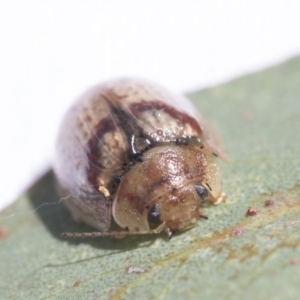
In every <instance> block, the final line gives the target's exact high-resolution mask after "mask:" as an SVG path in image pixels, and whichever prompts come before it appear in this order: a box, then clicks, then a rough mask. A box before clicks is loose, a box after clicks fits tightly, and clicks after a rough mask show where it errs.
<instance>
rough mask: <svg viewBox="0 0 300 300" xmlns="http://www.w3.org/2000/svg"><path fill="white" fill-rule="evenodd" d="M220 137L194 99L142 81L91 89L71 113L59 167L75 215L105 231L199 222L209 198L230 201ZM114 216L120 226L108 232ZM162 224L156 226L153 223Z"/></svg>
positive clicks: (130, 231)
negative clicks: (220, 165) (225, 188)
mask: <svg viewBox="0 0 300 300" xmlns="http://www.w3.org/2000/svg"><path fill="white" fill-rule="evenodd" d="M217 141H218V139H216V138H215V136H214V134H213V133H212V131H211V129H210V127H209V126H208V125H207V123H206V122H205V121H204V120H203V118H202V117H201V116H200V114H199V113H198V112H197V111H196V109H195V108H194V107H193V106H192V104H191V103H190V102H189V100H187V99H186V98H184V97H181V98H179V97H177V96H174V95H172V94H170V93H169V92H167V91H165V90H164V89H162V88H161V87H159V86H157V85H155V84H152V83H149V82H145V81H142V80H136V79H122V80H115V81H110V82H107V83H104V84H101V85H98V86H96V87H95V88H93V89H91V90H90V91H89V92H87V93H86V94H85V95H83V96H82V97H81V98H80V99H79V101H77V102H76V103H75V104H74V105H73V106H72V107H71V109H70V110H69V111H68V112H67V114H66V116H65V118H64V120H63V123H62V126H61V130H60V133H59V136H58V141H57V153H56V160H55V166H54V171H55V174H56V178H57V180H58V183H59V187H60V192H61V193H62V196H67V195H70V198H68V200H67V201H65V204H66V206H67V207H68V209H69V210H70V212H71V214H72V216H73V218H74V219H75V220H78V221H83V222H85V223H86V224H88V225H90V226H92V227H94V228H96V229H98V230H99V232H90V233H88V232H87V233H64V234H63V235H64V236H67V237H87V236H91V237H98V236H115V237H123V236H126V235H135V234H158V233H160V232H162V231H163V230H164V231H165V232H166V233H167V235H168V237H169V238H171V236H172V234H173V232H174V231H176V230H180V231H183V230H186V229H188V228H190V227H192V226H194V225H195V224H196V222H197V220H198V219H199V218H200V217H201V216H203V215H202V213H201V206H202V203H203V202H204V201H205V200H210V201H211V202H213V203H215V204H217V203H219V202H221V201H222V199H224V196H225V194H224V193H222V189H221V188H222V187H221V175H220V172H219V168H218V166H217V164H216V163H215V158H214V156H217V157H220V158H224V154H223V152H222V150H221V147H220V144H219V142H217ZM112 217H113V220H114V221H115V222H116V223H117V224H118V225H119V226H120V227H121V228H122V230H121V231H109V229H110V225H111V221H112ZM154 226H156V227H154Z"/></svg>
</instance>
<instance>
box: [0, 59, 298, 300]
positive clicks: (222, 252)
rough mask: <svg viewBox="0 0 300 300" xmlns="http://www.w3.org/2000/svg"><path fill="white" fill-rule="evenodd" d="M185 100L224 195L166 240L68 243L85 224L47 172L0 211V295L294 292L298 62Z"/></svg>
mask: <svg viewBox="0 0 300 300" xmlns="http://www.w3.org/2000/svg"><path fill="white" fill-rule="evenodd" d="M190 98H191V99H192V100H193V101H194V103H196V105H197V106H198V107H199V109H200V110H201V112H202V113H203V115H205V116H206V118H208V119H209V120H210V121H211V122H212V123H213V124H214V125H215V127H216V128H218V131H219V132H220V135H221V136H222V139H223V141H224V144H225V147H226V149H227V152H228V155H229V159H230V161H229V163H223V162H220V166H221V170H222V174H223V178H224V183H223V186H224V191H225V192H226V194H227V195H228V199H227V200H226V202H225V203H221V204H220V205H217V206H213V205H207V206H206V207H205V212H206V214H207V215H208V217H209V219H208V220H199V222H198V223H197V225H196V226H195V227H194V228H192V229H190V230H188V231H186V232H184V233H181V234H177V235H176V236H175V237H174V238H173V239H172V240H171V241H168V240H166V239H165V238H164V236H157V237H148V236H142V237H135V236H129V237H127V238H125V239H123V240H111V239H110V238H100V239H95V240H92V239H91V240H89V239H87V240H66V239H63V238H61V237H60V233H62V232H64V231H66V230H67V231H86V230H90V228H88V227H87V226H85V225H77V224H74V223H73V222H72V221H71V219H70V214H69V213H68V211H67V210H66V209H65V208H64V206H63V205H62V204H57V203H58V199H59V198H58V195H57V194H56V193H55V186H54V185H55V184H54V179H53V175H52V173H51V172H49V173H48V174H46V175H45V176H44V177H43V178H41V180H39V181H38V182H37V183H36V184H35V185H34V186H33V187H32V188H31V189H30V190H28V192H27V193H25V194H24V195H23V196H22V197H21V198H20V199H19V200H18V201H17V202H16V203H15V204H13V205H12V206H11V207H9V208H7V209H6V210H4V211H3V212H1V213H0V266H1V268H0V299H200V298H201V299H202V300H204V299H253V298H255V299H275V298H276V299H297V298H300V285H299V278H300V231H299V229H300V185H299V182H300V155H299V149H300V133H299V129H300V58H295V59H292V60H290V61H288V62H286V63H284V64H282V65H280V66H276V67H274V68H271V69H268V70H265V71H262V72H260V73H256V74H252V75H249V76H246V77H243V78H240V79H237V80H234V81H232V82H229V83H227V84H224V85H221V86H218V87H215V88H211V89H208V90H204V91H200V92H197V93H193V94H191V95H190ZM45 203H48V204H45ZM49 203H53V204H52V205H50V204H49ZM41 205H42V206H41ZM37 207H39V208H38V209H36V208H37ZM249 207H251V208H253V209H255V210H257V214H256V215H253V216H246V213H247V211H248V209H249ZM131 267H136V268H139V269H133V268H131Z"/></svg>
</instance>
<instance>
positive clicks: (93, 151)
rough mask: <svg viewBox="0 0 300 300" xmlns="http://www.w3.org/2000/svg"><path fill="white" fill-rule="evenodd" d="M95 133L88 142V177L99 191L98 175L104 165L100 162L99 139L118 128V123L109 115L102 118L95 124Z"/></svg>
mask: <svg viewBox="0 0 300 300" xmlns="http://www.w3.org/2000/svg"><path fill="white" fill-rule="evenodd" d="M95 129H96V130H95V133H94V135H93V136H92V137H91V138H90V140H89V141H88V143H87V146H86V147H87V150H86V152H87V157H88V162H89V166H88V170H87V178H88V181H89V182H90V184H91V185H92V186H93V187H94V188H95V189H96V190H97V191H98V187H99V183H98V182H97V177H98V174H99V170H100V169H101V168H102V169H103V166H101V164H100V157H101V153H100V151H99V150H100V149H99V140H101V137H102V136H103V135H104V134H106V133H107V132H110V131H114V130H116V125H115V123H114V122H113V120H112V118H111V117H107V118H104V119H102V120H101V121H100V122H99V123H98V124H97V125H96V126H95Z"/></svg>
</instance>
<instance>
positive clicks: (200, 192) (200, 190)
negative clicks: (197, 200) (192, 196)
mask: <svg viewBox="0 0 300 300" xmlns="http://www.w3.org/2000/svg"><path fill="white" fill-rule="evenodd" d="M196 192H197V194H198V195H199V196H200V197H201V199H202V200H203V201H205V200H206V199H207V196H208V191H207V189H206V188H205V187H204V186H203V185H196Z"/></svg>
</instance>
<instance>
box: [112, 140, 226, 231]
mask: <svg viewBox="0 0 300 300" xmlns="http://www.w3.org/2000/svg"><path fill="white" fill-rule="evenodd" d="M221 195H222V193H221V176H220V172H219V169H218V167H217V165H216V164H215V162H214V159H213V157H212V155H211V154H209V153H206V152H204V151H203V150H201V149H199V148H197V147H194V146H181V145H180V146H179V145H168V146H159V147H153V148H151V149H149V150H148V151H146V152H145V153H144V154H143V162H139V163H136V164H135V165H134V166H133V168H132V169H130V170H129V171H128V172H127V173H126V174H125V175H124V176H123V178H122V181H121V183H120V185H119V187H118V190H117V193H116V195H115V198H114V202H113V217H114V219H115V221H116V223H117V224H118V225H119V226H121V227H122V228H125V229H126V230H128V231H129V232H145V233H147V232H148V233H149V231H150V230H151V229H150V228H151V224H162V223H163V224H165V225H166V226H165V227H166V228H167V229H168V230H171V231H174V230H180V231H182V230H186V229H188V228H190V227H193V226H194V225H195V224H196V223H197V220H198V219H199V217H200V216H201V212H200V210H201V206H202V203H203V202H204V201H205V200H210V201H211V202H213V203H217V202H219V201H220V197H221ZM221 198H222V197H221Z"/></svg>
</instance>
